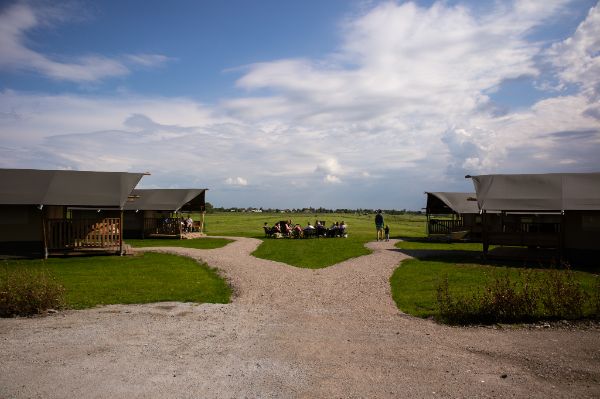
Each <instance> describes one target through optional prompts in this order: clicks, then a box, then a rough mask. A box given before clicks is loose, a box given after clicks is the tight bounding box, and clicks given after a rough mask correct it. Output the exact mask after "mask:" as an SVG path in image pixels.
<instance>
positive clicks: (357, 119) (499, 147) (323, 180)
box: [0, 0, 600, 209]
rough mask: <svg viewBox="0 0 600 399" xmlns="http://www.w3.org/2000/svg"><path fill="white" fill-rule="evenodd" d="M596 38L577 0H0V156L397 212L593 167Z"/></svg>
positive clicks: (216, 198)
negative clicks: (477, 189) (484, 180)
mask: <svg viewBox="0 0 600 399" xmlns="http://www.w3.org/2000/svg"><path fill="white" fill-rule="evenodd" d="M599 38H600V6H599V5H598V4H597V1H586V0H573V1H568V0H548V1H544V2H540V1H536V0H518V1H501V2H498V1H490V2H482V1H438V2H435V1H423V2H418V1H417V2H402V1H342V0H339V1H337V0H328V1H303V2H282V1H241V0H240V1H177V2H164V1H127V2H122V1H102V2H95V1H68V2H55V1H53V2H50V1H47V2H45V1H16V2H3V3H1V5H0V167H5V168H40V169H76V170H122V171H149V172H150V173H151V176H147V177H145V178H144V179H143V180H142V186H143V187H146V188H149V187H165V188H169V187H171V188H185V187H208V188H209V189H210V191H209V195H208V197H207V199H208V201H210V202H211V203H213V204H215V205H218V206H256V207H259V206H263V207H279V208H283V207H303V206H315V207H319V206H324V207H333V208H337V207H340V208H341V207H369V208H380V207H381V208H397V209H401V208H408V209H420V208H421V207H423V206H424V201H425V197H424V195H423V192H424V191H472V186H471V184H470V181H468V180H465V179H464V175H466V174H488V173H545V172H591V171H600V157H599V156H598V154H600V102H599V99H600V57H599V55H600V39H599Z"/></svg>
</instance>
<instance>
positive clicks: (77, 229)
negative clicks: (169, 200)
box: [0, 169, 146, 256]
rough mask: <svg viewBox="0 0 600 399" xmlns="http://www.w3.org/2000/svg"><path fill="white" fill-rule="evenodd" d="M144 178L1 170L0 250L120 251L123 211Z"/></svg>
mask: <svg viewBox="0 0 600 399" xmlns="http://www.w3.org/2000/svg"><path fill="white" fill-rule="evenodd" d="M145 174H146V173H127V172H91V171H72V170H37V169H0V214H1V215H2V216H3V218H2V220H3V221H4V222H3V223H2V224H1V226H0V247H1V248H2V250H3V251H6V252H10V251H13V250H15V248H27V251H28V253H29V254H32V253H34V252H38V251H39V250H40V249H43V253H44V256H47V255H48V252H49V251H60V252H64V251H72V250H84V249H85V250H104V251H111V252H112V251H114V252H119V253H122V250H123V245H122V234H121V228H122V225H123V220H122V212H121V211H122V209H123V207H124V205H125V203H126V202H127V199H128V197H129V194H130V193H131V191H132V190H133V188H134V187H135V186H136V184H138V182H139V181H140V179H141V178H142V177H143V176H144V175H145ZM11 215H12V216H11Z"/></svg>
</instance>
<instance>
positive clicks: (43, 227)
mask: <svg viewBox="0 0 600 399" xmlns="http://www.w3.org/2000/svg"><path fill="white" fill-rule="evenodd" d="M40 212H42V236H43V238H44V259H48V234H47V233H46V217H45V216H44V214H45V212H44V207H43V205H42V209H40Z"/></svg>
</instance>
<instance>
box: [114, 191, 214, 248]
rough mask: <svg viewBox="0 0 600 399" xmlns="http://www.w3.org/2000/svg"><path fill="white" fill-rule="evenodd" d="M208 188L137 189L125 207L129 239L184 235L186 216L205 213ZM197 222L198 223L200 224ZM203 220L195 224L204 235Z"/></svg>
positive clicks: (126, 229) (125, 234)
mask: <svg viewBox="0 0 600 399" xmlns="http://www.w3.org/2000/svg"><path fill="white" fill-rule="evenodd" d="M206 190H207V189H204V188H202V189H136V190H133V192H132V193H131V198H130V200H129V201H128V202H127V204H126V205H125V225H124V226H125V227H124V236H125V237H126V238H147V237H164V236H179V237H180V236H181V235H182V225H181V223H180V219H181V217H182V215H183V214H185V213H188V214H189V213H192V212H194V213H200V214H201V215H202V216H201V217H202V218H203V217H204V216H203V215H204V211H205V206H206V202H205V194H206ZM197 222H198V221H197ZM203 222H204V220H201V221H199V223H197V224H196V226H197V228H198V230H199V231H200V232H202V230H203Z"/></svg>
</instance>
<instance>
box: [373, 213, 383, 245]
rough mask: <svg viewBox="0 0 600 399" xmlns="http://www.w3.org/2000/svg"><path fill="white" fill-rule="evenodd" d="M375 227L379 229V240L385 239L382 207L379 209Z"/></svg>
mask: <svg viewBox="0 0 600 399" xmlns="http://www.w3.org/2000/svg"><path fill="white" fill-rule="evenodd" d="M375 229H376V230H377V241H379V240H382V241H383V215H382V214H381V209H378V210H377V215H375Z"/></svg>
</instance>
